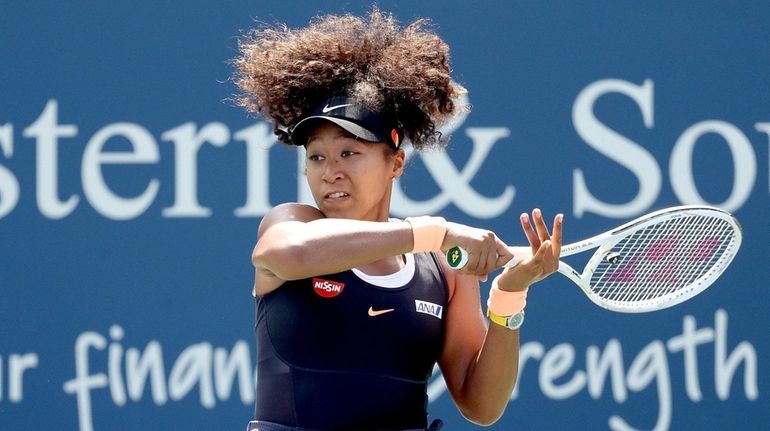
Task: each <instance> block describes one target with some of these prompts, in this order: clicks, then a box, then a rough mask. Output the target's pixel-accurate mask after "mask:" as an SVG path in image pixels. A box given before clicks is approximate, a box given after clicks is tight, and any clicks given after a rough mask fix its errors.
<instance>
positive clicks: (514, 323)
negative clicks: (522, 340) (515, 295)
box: [508, 312, 524, 329]
mask: <svg viewBox="0 0 770 431" xmlns="http://www.w3.org/2000/svg"><path fill="white" fill-rule="evenodd" d="M522 323H524V313H522V312H520V313H516V314H514V315H513V316H511V317H510V318H509V319H508V327H509V328H511V329H519V328H520V327H521V324H522Z"/></svg>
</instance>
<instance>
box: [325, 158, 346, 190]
mask: <svg viewBox="0 0 770 431" xmlns="http://www.w3.org/2000/svg"><path fill="white" fill-rule="evenodd" d="M342 178H344V175H343V174H342V170H341V169H340V165H339V163H337V160H329V162H328V163H326V166H325V167H324V172H323V175H321V179H322V180H323V181H324V182H327V183H329V184H333V183H334V182H335V181H338V180H341V179H342Z"/></svg>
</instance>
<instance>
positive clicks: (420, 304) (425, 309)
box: [414, 299, 444, 319]
mask: <svg viewBox="0 0 770 431" xmlns="http://www.w3.org/2000/svg"><path fill="white" fill-rule="evenodd" d="M414 307H415V309H416V310H417V312H418V313H423V314H430V315H431V316H433V317H435V318H437V319H441V314H442V313H443V312H444V307H442V306H440V305H438V304H434V303H432V302H428V301H420V300H419V299H415V300H414Z"/></svg>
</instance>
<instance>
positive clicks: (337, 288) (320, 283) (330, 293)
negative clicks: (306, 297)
mask: <svg viewBox="0 0 770 431" xmlns="http://www.w3.org/2000/svg"><path fill="white" fill-rule="evenodd" d="M343 289H345V283H340V282H337V281H332V280H324V279H323V278H314V279H313V290H315V293H317V294H318V295H319V296H322V297H324V298H334V297H335V296H337V295H339V294H340V293H342V290H343Z"/></svg>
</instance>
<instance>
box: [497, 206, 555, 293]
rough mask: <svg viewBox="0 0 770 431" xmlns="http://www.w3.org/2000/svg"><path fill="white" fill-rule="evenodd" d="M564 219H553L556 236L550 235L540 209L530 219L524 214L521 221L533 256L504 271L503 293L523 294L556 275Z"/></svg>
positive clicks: (553, 233)
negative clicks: (531, 286)
mask: <svg viewBox="0 0 770 431" xmlns="http://www.w3.org/2000/svg"><path fill="white" fill-rule="evenodd" d="M563 219H564V216H563V215H562V214H557V215H556V217H554V220H553V232H552V233H550V232H549V229H548V226H547V225H546V223H545V219H544V218H543V214H542V212H541V211H540V209H537V208H536V209H534V210H533V211H532V217H531V218H530V216H529V214H527V213H523V214H521V216H520V217H519V221H520V222H521V228H522V230H523V231H524V235H526V237H527V241H529V245H530V247H531V248H532V256H531V257H528V258H526V259H524V260H522V261H521V262H519V263H518V264H517V265H515V266H514V267H512V268H506V269H505V271H503V273H502V274H501V275H500V277H499V279H498V287H499V288H500V289H501V290H507V291H517V290H524V289H526V288H527V287H528V286H529V285H531V284H533V283H535V282H538V281H540V280H542V279H543V278H545V277H547V276H548V275H550V274H552V273H554V272H556V270H557V269H558V268H559V255H560V254H561V244H562V223H563Z"/></svg>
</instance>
